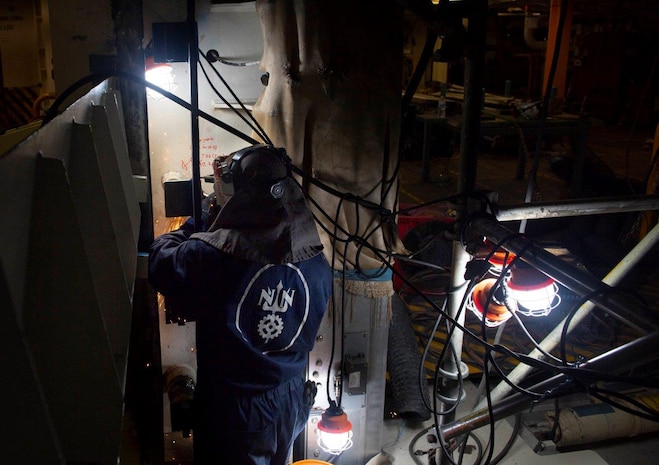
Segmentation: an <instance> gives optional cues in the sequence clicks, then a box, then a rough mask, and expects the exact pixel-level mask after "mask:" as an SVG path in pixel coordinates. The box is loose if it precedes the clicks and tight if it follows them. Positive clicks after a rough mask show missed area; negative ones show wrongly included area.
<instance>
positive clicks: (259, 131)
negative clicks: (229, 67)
mask: <svg viewBox="0 0 659 465" xmlns="http://www.w3.org/2000/svg"><path fill="white" fill-rule="evenodd" d="M209 53H210V52H209ZM199 54H200V55H201V56H203V57H204V59H205V60H206V62H207V63H208V64H209V65H210V67H211V69H212V70H213V71H214V72H215V75H216V76H217V77H218V78H219V79H220V81H222V84H224V87H226V88H227V90H228V91H229V93H230V94H231V96H232V97H233V98H234V99H235V100H236V102H238V104H239V105H240V108H242V109H243V111H244V112H245V113H247V114H248V115H249V117H250V119H251V120H252V122H253V123H254V124H253V126H254V127H256V128H258V130H255V132H256V133H258V134H259V136H261V138H262V139H263V140H264V141H265V142H266V143H267V144H268V145H273V144H272V141H271V140H270V138H269V137H268V134H267V133H266V132H265V131H264V130H263V128H262V127H261V125H260V124H259V123H258V121H256V118H254V116H253V115H252V112H251V111H248V110H247V108H246V107H245V105H243V103H242V101H241V100H240V99H239V98H238V96H237V95H236V93H235V92H234V91H233V90H232V89H231V86H230V85H229V84H228V83H227V81H226V80H225V79H224V78H223V77H222V75H221V74H220V72H219V71H218V70H217V69H216V68H215V66H213V62H212V61H211V60H210V59H209V58H208V56H207V55H208V54H205V53H204V52H202V51H201V50H199ZM199 64H200V65H201V61H200V62H199ZM201 68H202V70H203V69H204V67H203V66H201ZM204 75H206V72H205V71H204ZM206 79H207V80H208V82H209V84H210V82H211V81H210V79H209V78H208V76H207V75H206ZM211 86H212V84H211ZM213 90H215V87H213ZM215 93H216V94H218V95H220V93H219V92H217V91H215ZM220 98H222V101H223V102H224V103H225V104H226V105H228V106H229V108H231V109H232V110H233V111H234V112H235V113H236V114H238V111H236V110H235V109H234V107H233V106H232V105H231V104H230V103H229V102H228V101H227V100H226V99H224V98H223V97H220ZM251 126H252V125H250V127H251Z"/></svg>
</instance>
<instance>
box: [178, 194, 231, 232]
mask: <svg viewBox="0 0 659 465" xmlns="http://www.w3.org/2000/svg"><path fill="white" fill-rule="evenodd" d="M221 209H222V207H221V206H220V205H218V204H217V199H216V197H215V194H210V195H207V196H206V197H204V199H203V200H202V201H201V227H200V228H199V230H198V231H195V227H194V226H195V224H194V217H192V216H191V217H190V218H188V219H187V220H186V221H185V223H183V224H182V225H181V229H182V230H184V231H186V232H189V233H190V234H192V233H193V232H204V231H208V228H209V227H210V225H211V224H213V221H215V218H216V217H217V214H218V213H219V212H220V210H221Z"/></svg>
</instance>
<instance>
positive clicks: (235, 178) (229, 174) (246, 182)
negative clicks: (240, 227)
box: [222, 144, 291, 199]
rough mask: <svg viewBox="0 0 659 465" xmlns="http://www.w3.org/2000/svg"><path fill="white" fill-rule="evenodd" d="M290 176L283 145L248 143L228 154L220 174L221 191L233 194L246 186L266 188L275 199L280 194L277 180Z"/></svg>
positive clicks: (259, 188) (281, 187) (289, 167)
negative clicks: (229, 157) (227, 164)
mask: <svg viewBox="0 0 659 465" xmlns="http://www.w3.org/2000/svg"><path fill="white" fill-rule="evenodd" d="M290 175H291V159H290V158H289V157H288V155H286V151H285V150H284V149H283V148H275V147H272V146H270V145H264V144H257V145H252V146H249V147H246V148H244V149H241V150H238V151H237V152H235V153H233V155H231V162H230V164H229V166H228V169H227V170H225V171H224V172H223V173H222V183H223V184H224V186H223V191H225V193H228V194H233V193H235V192H237V191H239V190H242V189H246V188H249V189H258V190H262V189H267V190H268V191H269V192H270V195H272V196H273V197H274V198H276V199H277V198H281V196H282V195H283V185H282V183H281V181H283V180H284V179H286V178H287V177H289V176H290ZM225 187H226V188H228V189H227V190H225Z"/></svg>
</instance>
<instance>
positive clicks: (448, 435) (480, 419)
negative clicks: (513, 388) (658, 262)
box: [441, 228, 659, 440]
mask: <svg viewBox="0 0 659 465" xmlns="http://www.w3.org/2000/svg"><path fill="white" fill-rule="evenodd" d="M655 229H656V228H655ZM658 346H659V331H655V332H653V333H651V334H648V335H647V336H643V337H640V338H638V339H635V340H633V341H631V342H628V343H627V344H624V345H622V346H620V347H616V348H615V349H612V350H610V351H608V352H605V353H603V354H601V355H598V356H597V357H595V358H593V359H592V360H590V361H588V362H586V363H584V364H583V365H581V368H583V369H589V370H597V371H599V372H608V373H613V374H620V373H623V372H625V371H629V370H631V369H634V368H636V367H639V366H642V365H644V364H646V363H649V362H652V361H655V360H656V359H657V357H658V355H657V350H656V349H657V347H658ZM566 379H567V376H566V375H564V374H560V375H556V376H553V377H551V378H549V379H546V380H544V381H541V382H540V383H538V384H536V385H535V386H532V387H530V388H528V389H529V390H531V391H534V392H543V391H548V390H549V389H551V388H555V387H556V386H558V385H559V384H561V383H563V382H564V381H565V380H566ZM492 402H493V404H492V416H490V413H489V412H488V409H487V408H484V407H478V410H476V411H474V412H473V413H471V414H469V415H467V416H465V417H463V418H461V419H459V420H457V421H454V422H451V423H446V424H445V425H443V426H442V427H441V432H442V435H443V437H444V440H449V439H452V438H456V437H459V436H462V435H464V434H467V433H469V432H470V431H473V430H475V429H478V428H480V427H482V426H486V425H488V424H489V423H490V422H493V421H497V420H502V419H504V418H507V417H509V416H510V415H513V414H515V413H519V412H521V411H522V410H524V409H527V408H528V406H529V403H530V399H529V397H528V396H526V395H524V394H519V393H515V394H512V395H511V396H509V397H506V398H505V399H503V400H501V401H494V400H493V401H492Z"/></svg>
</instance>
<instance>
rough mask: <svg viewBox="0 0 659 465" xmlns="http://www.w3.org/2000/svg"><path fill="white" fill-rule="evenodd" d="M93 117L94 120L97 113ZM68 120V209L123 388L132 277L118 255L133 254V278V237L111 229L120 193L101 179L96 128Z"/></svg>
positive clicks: (107, 169) (105, 157)
mask: <svg viewBox="0 0 659 465" xmlns="http://www.w3.org/2000/svg"><path fill="white" fill-rule="evenodd" d="M93 110H94V111H93V113H98V112H99V111H102V108H98V107H96V108H94V109H93ZM93 119H94V120H97V119H100V118H99V117H98V115H97V116H96V117H95V118H93ZM72 124H73V128H72V133H71V137H72V143H71V154H70V156H69V166H68V168H67V175H68V179H69V183H70V186H71V187H70V188H71V195H72V197H73V207H74V208H75V213H76V216H77V220H78V224H79V227H80V234H81V236H82V240H83V244H84V250H85V253H86V256H87V266H88V267H89V276H90V278H91V279H92V282H93V285H94V291H95V295H96V301H97V302H98V308H99V309H100V311H101V315H102V318H103V324H104V326H105V331H106V332H107V335H106V338H107V340H108V342H109V344H110V349H111V350H112V354H113V356H114V358H115V365H116V370H117V379H118V380H119V383H120V384H119V385H120V386H121V388H122V390H123V383H124V378H125V371H126V360H127V354H128V341H129V338H130V322H131V313H132V305H131V298H132V289H133V281H134V278H133V280H132V281H131V283H130V285H128V283H127V282H126V276H125V273H124V270H125V266H122V259H125V257H126V255H127V254H130V253H132V254H133V255H134V257H133V258H132V260H131V266H132V269H133V271H132V272H131V275H132V276H134V275H135V263H136V262H137V249H136V247H135V246H136V239H135V238H132V237H127V234H126V232H127V231H126V230H125V229H124V231H123V233H122V232H121V231H117V228H116V227H113V225H114V224H115V221H117V220H118V219H121V218H124V219H127V218H128V215H127V212H126V208H125V205H124V206H123V207H124V208H113V207H119V205H117V202H116V200H117V197H119V196H120V193H117V192H112V191H111V190H110V189H107V186H108V184H110V183H109V182H107V181H108V180H113V178H116V177H117V176H116V175H117V173H116V169H115V170H113V169H111V168H112V166H111V165H112V163H110V160H109V158H110V157H111V156H112V157H113V154H110V153H103V152H104V150H101V151H100V153H98V152H97V147H99V146H98V145H97V144H96V145H95V140H94V139H93V138H92V133H94V134H95V133H97V132H101V131H97V130H96V129H97V127H96V126H94V127H93V130H92V126H90V125H86V124H77V123H72ZM105 152H107V151H105ZM102 167H103V168H104V169H102ZM108 191H109V192H108ZM128 232H129V231H128ZM129 235H130V234H129ZM124 265H126V264H125V262H124Z"/></svg>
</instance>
